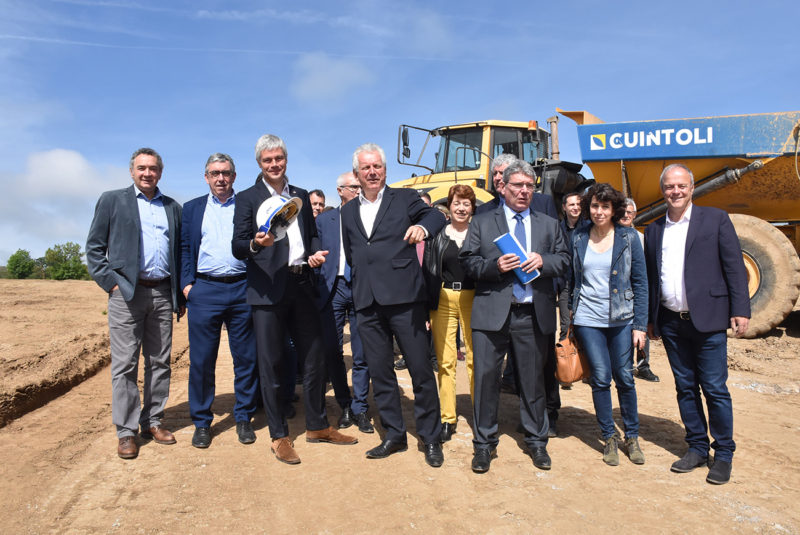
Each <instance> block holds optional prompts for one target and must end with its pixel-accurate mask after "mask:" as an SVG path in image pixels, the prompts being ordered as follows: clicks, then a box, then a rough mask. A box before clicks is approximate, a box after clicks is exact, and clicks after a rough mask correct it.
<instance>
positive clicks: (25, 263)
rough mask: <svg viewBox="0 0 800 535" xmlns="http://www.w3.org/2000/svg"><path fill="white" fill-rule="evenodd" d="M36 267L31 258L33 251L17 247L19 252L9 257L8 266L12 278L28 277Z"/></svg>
mask: <svg viewBox="0 0 800 535" xmlns="http://www.w3.org/2000/svg"><path fill="white" fill-rule="evenodd" d="M35 267H36V264H35V262H34V261H33V259H32V258H31V253H29V252H28V251H26V250H25V249H17V252H16V253H14V254H12V255H11V256H9V257H8V263H7V264H6V268H7V269H8V274H9V275H10V276H11V278H12V279H26V278H28V276H29V275H30V274H31V273H33V269H34V268H35Z"/></svg>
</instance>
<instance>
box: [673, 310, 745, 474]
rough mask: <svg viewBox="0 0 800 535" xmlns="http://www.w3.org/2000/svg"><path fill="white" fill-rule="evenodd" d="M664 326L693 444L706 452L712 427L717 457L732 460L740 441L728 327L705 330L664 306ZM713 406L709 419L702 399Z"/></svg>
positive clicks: (683, 415)
mask: <svg viewBox="0 0 800 535" xmlns="http://www.w3.org/2000/svg"><path fill="white" fill-rule="evenodd" d="M659 328H660V331H661V339H662V340H663V342H664V349H666V350H667V358H668V359H669V365H670V367H671V368H672V374H673V376H674V377H675V390H676V391H677V393H678V409H679V410H680V413H681V420H683V426H684V427H685V428H686V443H687V444H688V445H689V449H690V450H692V451H694V452H695V453H697V454H699V455H701V456H704V457H705V456H707V455H708V450H709V440H708V431H709V427H710V430H711V436H712V437H713V438H714V442H713V443H712V444H710V447H711V448H714V450H715V458H716V459H718V460H720V461H727V462H730V461H731V460H732V459H733V451H734V450H735V449H736V444H735V443H734V441H733V404H732V402H731V395H730V392H728V386H727V385H726V382H727V380H728V338H727V334H726V333H725V331H716V332H711V333H703V332H700V331H698V330H697V329H695V328H694V325H692V322H691V320H683V319H680V317H679V316H678V314H676V313H675V312H670V311H668V310H666V309H664V308H662V309H661V311H660V313H659ZM701 387H702V389H703V395H704V396H705V398H706V405H707V406H708V420H706V415H705V412H704V411H703V399H702V397H701V396H700V388H701Z"/></svg>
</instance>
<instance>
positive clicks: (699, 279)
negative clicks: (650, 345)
mask: <svg viewBox="0 0 800 535" xmlns="http://www.w3.org/2000/svg"><path fill="white" fill-rule="evenodd" d="M665 224H666V216H664V217H661V218H659V219H657V220H656V221H654V222H653V223H651V224H650V225H648V226H647V229H645V242H644V243H645V259H646V261H647V280H648V286H649V305H650V313H649V315H648V323H652V324H653V326H654V328H655V333H656V334H659V330H658V312H659V305H660V303H661V264H662V262H663V261H666V262H669V261H670V259H669V258H666V259H662V258H661V246H662V243H663V239H664V227H665ZM683 275H684V280H685V282H686V299H687V301H688V303H689V313H690V316H691V319H692V323H693V324H694V327H695V328H696V329H697V330H698V331H700V332H713V331H724V330H725V329H727V328H728V327H729V326H730V318H731V317H733V316H742V317H746V318H749V317H750V297H749V295H748V290H747V273H746V271H745V268H744V261H743V260H742V249H741V246H740V245H739V238H738V237H737V236H736V231H735V230H734V228H733V223H731V220H730V218H729V217H728V214H727V213H725V212H724V211H722V210H719V209H718V208H709V207H706V206H697V205H696V204H693V205H692V216H691V219H690V220H689V229H688V232H687V234H686V252H685V259H684V264H683Z"/></svg>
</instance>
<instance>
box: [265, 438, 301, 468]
mask: <svg viewBox="0 0 800 535" xmlns="http://www.w3.org/2000/svg"><path fill="white" fill-rule="evenodd" d="M271 449H272V453H274V454H275V457H277V458H278V460H279V461H280V462H282V463H286V464H300V457H298V455H297V452H296V451H294V444H292V441H291V440H289V439H288V437H282V438H279V439H277V440H273V441H272V448H271Z"/></svg>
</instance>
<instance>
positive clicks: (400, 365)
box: [394, 357, 408, 370]
mask: <svg viewBox="0 0 800 535" xmlns="http://www.w3.org/2000/svg"><path fill="white" fill-rule="evenodd" d="M406 368H408V366H406V359H404V358H403V357H400V358H399V359H397V360H396V361H394V369H395V370H405V369H406Z"/></svg>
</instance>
